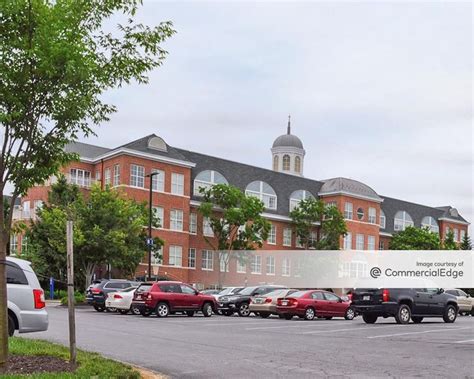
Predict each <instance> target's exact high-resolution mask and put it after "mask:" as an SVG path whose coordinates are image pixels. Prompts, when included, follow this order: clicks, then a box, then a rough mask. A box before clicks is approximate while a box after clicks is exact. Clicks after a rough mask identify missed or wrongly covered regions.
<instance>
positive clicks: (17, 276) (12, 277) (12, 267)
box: [7, 262, 28, 285]
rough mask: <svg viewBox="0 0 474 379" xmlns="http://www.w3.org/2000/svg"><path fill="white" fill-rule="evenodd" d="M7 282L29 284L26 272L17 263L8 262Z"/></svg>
mask: <svg viewBox="0 0 474 379" xmlns="http://www.w3.org/2000/svg"><path fill="white" fill-rule="evenodd" d="M7 283H9V284H25V285H28V279H26V276H25V273H24V272H23V270H22V269H21V268H20V266H18V265H17V264H16V263H13V262H7Z"/></svg>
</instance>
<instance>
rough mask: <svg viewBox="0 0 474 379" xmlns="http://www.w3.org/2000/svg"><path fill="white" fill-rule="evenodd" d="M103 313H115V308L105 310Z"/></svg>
mask: <svg viewBox="0 0 474 379" xmlns="http://www.w3.org/2000/svg"><path fill="white" fill-rule="evenodd" d="M105 311H106V312H108V313H115V312H117V308H105Z"/></svg>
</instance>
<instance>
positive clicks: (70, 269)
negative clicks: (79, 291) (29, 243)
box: [66, 220, 76, 364]
mask: <svg viewBox="0 0 474 379" xmlns="http://www.w3.org/2000/svg"><path fill="white" fill-rule="evenodd" d="M66 244H67V306H68V314H69V361H70V363H72V364H75V363H76V317H75V313H74V257H73V222H72V221H71V220H68V221H67V223H66Z"/></svg>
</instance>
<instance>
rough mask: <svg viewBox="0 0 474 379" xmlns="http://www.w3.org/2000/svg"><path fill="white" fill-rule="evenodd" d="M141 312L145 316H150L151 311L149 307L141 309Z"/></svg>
mask: <svg viewBox="0 0 474 379" xmlns="http://www.w3.org/2000/svg"><path fill="white" fill-rule="evenodd" d="M140 314H141V315H142V316H143V317H150V315H151V311H150V310H148V309H144V310H142V311H140Z"/></svg>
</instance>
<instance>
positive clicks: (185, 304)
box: [132, 281, 216, 317]
mask: <svg viewBox="0 0 474 379" xmlns="http://www.w3.org/2000/svg"><path fill="white" fill-rule="evenodd" d="M132 308H137V309H139V310H140V313H141V314H142V316H145V317H147V316H149V315H150V314H151V313H153V312H155V313H156V315H157V316H158V317H166V316H168V315H169V314H170V313H172V314H173V313H184V314H187V315H188V316H190V317H191V316H194V313H195V312H202V313H203V315H204V316H205V317H210V316H212V313H213V312H215V311H216V301H215V299H214V297H213V296H211V295H204V294H201V293H199V292H198V291H197V290H195V289H194V288H193V287H191V286H190V285H188V284H185V283H181V282H171V281H158V282H153V283H143V284H142V285H140V286H139V287H138V288H137V290H136V291H135V294H134V296H133V301H132Z"/></svg>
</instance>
